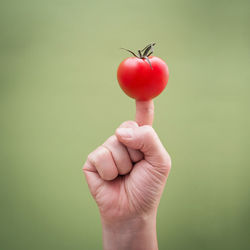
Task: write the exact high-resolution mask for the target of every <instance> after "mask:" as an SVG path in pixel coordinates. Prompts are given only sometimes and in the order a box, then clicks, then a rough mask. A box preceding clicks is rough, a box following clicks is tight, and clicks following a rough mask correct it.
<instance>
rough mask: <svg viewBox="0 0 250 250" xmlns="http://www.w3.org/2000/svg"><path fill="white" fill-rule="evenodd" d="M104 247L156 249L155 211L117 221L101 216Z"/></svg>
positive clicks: (137, 249)
mask: <svg viewBox="0 0 250 250" xmlns="http://www.w3.org/2000/svg"><path fill="white" fill-rule="evenodd" d="M102 233H103V246H104V249H105V250H106V249H109V250H112V249H120V250H123V249H131V250H133V249H136V250H140V249H143V250H147V249H150V250H155V249H158V244H157V236H156V213H153V214H151V215H141V216H135V217H133V218H128V219H120V220H118V221H114V220H112V221H109V220H105V219H104V218H102Z"/></svg>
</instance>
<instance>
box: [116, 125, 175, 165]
mask: <svg viewBox="0 0 250 250" xmlns="http://www.w3.org/2000/svg"><path fill="white" fill-rule="evenodd" d="M116 136H117V138H118V140H119V141H120V142H121V143H122V144H124V145H125V146H127V147H130V148H133V149H137V150H140V151H141V152H142V153H143V154H144V159H145V160H146V161H148V162H149V163H150V164H151V165H153V166H156V165H158V166H162V165H164V166H166V165H169V166H170V156H169V155H168V153H167V151H166V150H165V148H164V146H163V145H162V143H161V141H160V139H159V137H158V135H157V134H156V132H155V131H154V129H153V128H152V127H151V126H141V127H135V128H118V129H117V130H116Z"/></svg>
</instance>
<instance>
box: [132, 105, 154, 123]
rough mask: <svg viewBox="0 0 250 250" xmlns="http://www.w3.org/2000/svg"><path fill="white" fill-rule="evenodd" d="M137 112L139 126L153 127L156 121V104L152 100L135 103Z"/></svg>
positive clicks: (136, 117) (136, 119)
mask: <svg viewBox="0 0 250 250" xmlns="http://www.w3.org/2000/svg"><path fill="white" fill-rule="evenodd" d="M135 105H136V112H135V121H136V122H137V124H138V125H139V126H142V125H151V126H152V124H153V120H154V103H153V101H152V100H149V101H137V100H136V101H135Z"/></svg>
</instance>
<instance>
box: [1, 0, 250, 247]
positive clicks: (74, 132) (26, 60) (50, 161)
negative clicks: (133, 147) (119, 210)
mask: <svg viewBox="0 0 250 250" xmlns="http://www.w3.org/2000/svg"><path fill="white" fill-rule="evenodd" d="M249 24H250V2H249V1H244V0H238V1H236V0H235V1H229V0H227V1H218V0H217V1H215V0H212V1H204V0H191V1H185V0H172V1H166V0H162V1H152V0H150V1H132V0H129V1H125V0H124V1H117V0H113V1H77V0H75V1H69V0H68V1H66V0H61V1H59V0H57V1H56V0H45V1H34V0H32V1H27V0H24V1H11V0H9V1H7V0H6V1H1V0H0V112H1V116H0V117H1V120H0V126H1V129H0V142H1V143H0V147H1V148H0V156H1V158H0V159H1V160H0V171H1V172H0V193H1V196H0V197H1V201H0V208H1V213H0V214H1V216H0V230H1V232H0V249H1V250H2V249H3V250H10V249H15V250H19V249H24V250H40V249H41V250H45V249H46V250H48V249H49V250H50V249H51V250H57V249H60V250H64V249H65V250H69V249H72V250H74V249H76V250H78V249H79V250H80V249H87V250H89V249H101V225H100V219H99V214H98V210H97V207H96V205H95V203H94V201H93V199H92V197H91V196H90V194H89V191H88V187H87V184H86V182H85V179H84V176H83V174H82V171H81V167H82V165H83V163H84V161H85V159H86V156H87V155H88V153H90V152H91V151H92V150H94V149H95V147H97V146H98V145H99V144H100V143H102V142H104V140H105V139H106V138H107V137H109V136H110V135H112V133H114V131H115V129H116V128H117V127H118V126H119V124H120V123H122V122H123V121H125V120H128V119H133V117H134V109H135V108H134V101H133V100H132V99H130V98H128V97H127V96H125V95H124V94H123V92H122V91H121V90H120V88H119V86H118V84H117V80H116V69H117V67H118V64H119V63H120V62H121V61H122V60H123V59H125V58H126V57H127V56H129V55H128V54H127V52H125V51H122V50H119V48H120V47H125V48H130V49H132V50H136V49H142V48H143V47H144V46H145V45H146V44H148V43H150V42H156V43H157V46H156V48H155V55H157V56H159V57H161V58H162V59H164V60H165V61H166V62H167V64H168V66H169V70H170V79H169V83H168V86H167V89H166V91H164V92H163V93H162V94H161V95H160V96H159V97H158V98H156V99H155V106H156V114H155V124H154V127H155V129H156V131H157V132H158V134H159V136H160V138H161V139H162V142H163V143H164V145H165V146H166V147H167V149H168V151H169V153H170V154H171V157H172V162H173V167H172V171H171V174H170V176H169V180H168V184H167V187H166V190H165V192H164V194H163V197H162V200H161V204H160V207H159V212H158V226H157V227H158V239H159V247H160V249H171V250H175V249H176V250H181V249H192V250H196V249H197V250H200V249H202V250H205V249H240V250H241V249H242V250H243V249H249V240H248V239H249V230H250V226H249V210H250V200H249V187H250V185H249V174H250V171H249V167H250V160H249V149H250V145H249V144H250V143H249V141H250V132H249V127H250V117H249V107H250V100H249V91H250V69H249V66H250V56H249V55H250V32H249Z"/></svg>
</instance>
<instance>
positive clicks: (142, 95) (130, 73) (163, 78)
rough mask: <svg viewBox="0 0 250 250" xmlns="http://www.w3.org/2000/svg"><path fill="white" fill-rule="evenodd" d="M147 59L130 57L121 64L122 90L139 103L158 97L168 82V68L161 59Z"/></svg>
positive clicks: (119, 78)
mask: <svg viewBox="0 0 250 250" xmlns="http://www.w3.org/2000/svg"><path fill="white" fill-rule="evenodd" d="M148 59H149V61H150V63H151V65H152V69H151V67H150V65H149V63H148V62H147V60H146V59H140V58H137V57H129V58H127V59H125V60H124V61H122V62H121V64H120V65H119V67H118V71H117V79H118V82H119V84H120V86H121V88H122V90H123V91H124V92H125V93H126V94H127V95H128V96H130V97H132V98H134V99H136V100H138V101H147V100H150V99H152V98H154V97H156V96H158V95H159V94H160V93H161V92H162V91H163V90H164V88H165V87H166V85H167V82H168V76H169V73H168V66H167V64H166V63H165V62H164V61H163V60H162V59H160V58H159V57H155V56H150V57H149V58H148Z"/></svg>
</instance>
